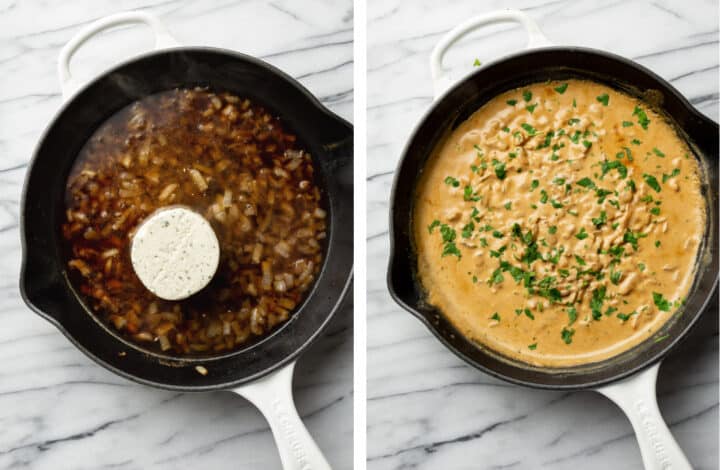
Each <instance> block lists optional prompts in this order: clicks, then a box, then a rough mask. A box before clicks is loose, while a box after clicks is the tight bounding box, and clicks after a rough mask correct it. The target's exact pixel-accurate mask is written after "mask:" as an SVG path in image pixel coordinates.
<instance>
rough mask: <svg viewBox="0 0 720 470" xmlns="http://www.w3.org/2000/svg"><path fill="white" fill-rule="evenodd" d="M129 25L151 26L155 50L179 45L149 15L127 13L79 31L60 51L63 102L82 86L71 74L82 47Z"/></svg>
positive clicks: (152, 16)
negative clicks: (74, 60) (73, 60)
mask: <svg viewBox="0 0 720 470" xmlns="http://www.w3.org/2000/svg"><path fill="white" fill-rule="evenodd" d="M128 24H146V25H147V26H149V27H150V28H151V29H152V30H153V33H154V34H155V49H164V48H167V47H173V46H178V45H179V44H178V42H177V41H176V40H175V38H173V37H172V36H171V35H170V33H168V32H167V30H166V29H165V27H164V26H163V24H162V23H161V22H160V20H158V18H157V17H156V16H154V15H151V14H149V13H145V12H142V11H127V12H124V13H118V14H115V15H110V16H106V17H105V18H100V19H99V20H97V21H95V22H93V23H91V24H89V25H87V26H86V27H84V28H83V29H81V30H80V31H78V32H77V34H75V36H73V38H72V39H70V41H68V43H67V44H65V46H63V48H62V49H61V50H60V56H59V57H58V75H59V76H60V87H61V88H62V96H63V100H67V99H68V98H70V96H71V95H72V94H73V93H75V91H77V89H78V88H80V86H81V84H80V83H79V82H78V80H77V79H76V78H73V76H72V74H71V73H70V60H71V59H72V56H73V55H74V54H75V52H76V51H77V50H78V49H79V48H80V46H82V45H83V44H84V43H85V42H86V41H87V40H89V39H90V38H92V37H93V36H95V35H97V34H98V33H101V32H102V31H105V30H108V29H112V28H115V27H117V26H124V25H128Z"/></svg>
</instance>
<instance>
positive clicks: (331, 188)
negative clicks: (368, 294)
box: [21, 48, 352, 390]
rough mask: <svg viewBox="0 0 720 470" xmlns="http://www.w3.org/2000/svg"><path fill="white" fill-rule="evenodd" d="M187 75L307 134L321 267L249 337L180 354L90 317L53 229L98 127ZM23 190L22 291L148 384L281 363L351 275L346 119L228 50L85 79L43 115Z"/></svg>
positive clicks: (204, 380) (188, 83)
mask: <svg viewBox="0 0 720 470" xmlns="http://www.w3.org/2000/svg"><path fill="white" fill-rule="evenodd" d="M195 86H203V87H209V88H210V89H213V90H219V91H229V92H231V93H233V94H235V95H238V96H241V97H247V98H249V99H251V100H252V101H255V102H257V103H259V104H262V105H264V106H265V107H266V108H267V109H269V110H270V111H271V112H273V114H275V115H278V116H279V117H280V118H281V119H282V120H283V122H284V123H285V125H286V126H287V128H288V129H289V131H291V132H292V133H294V134H296V135H297V136H298V138H299V139H300V140H301V141H302V142H304V143H305V144H306V148H307V149H308V151H309V152H310V153H311V155H312V156H313V161H314V166H315V170H316V174H317V178H318V183H319V186H320V187H321V188H322V198H323V199H324V201H323V202H324V206H325V207H326V209H327V213H328V230H327V242H326V243H327V246H326V255H325V257H324V262H323V266H322V268H321V271H320V273H319V274H318V276H317V278H316V281H315V284H314V287H312V288H311V290H310V291H309V292H308V294H307V297H306V299H305V301H304V303H303V304H302V305H300V306H298V307H297V309H296V311H295V314H294V315H293V317H292V318H291V319H290V320H289V321H287V322H285V323H284V324H283V325H282V326H281V327H279V328H278V329H276V330H275V331H274V332H273V333H272V334H271V335H270V336H268V337H266V338H264V340H262V341H260V342H258V343H255V344H254V345H252V346H248V347H246V348H243V349H241V350H238V351H234V352H232V353H230V354H225V355H220V356H213V357H208V358H194V359H189V360H188V359H186V358H181V359H179V358H176V357H171V356H167V355H166V356H163V355H160V354H157V353H151V352H148V351H146V350H143V349H141V348H138V347H135V346H134V345H132V344H130V343H128V342H126V341H124V340H123V339H122V338H120V336H119V335H117V334H115V333H114V332H112V331H109V329H108V328H107V327H105V325H103V324H102V323H101V322H98V321H89V319H88V317H87V316H88V312H87V311H86V309H85V308H84V306H83V305H82V304H81V303H80V302H79V301H78V297H77V296H76V295H75V293H74V292H73V291H72V290H71V288H70V283H69V282H68V280H67V278H66V275H67V274H66V272H65V267H64V259H65V258H64V257H63V256H62V252H61V242H60V240H59V237H58V236H57V235H58V227H59V223H60V221H61V218H62V215H63V214H62V200H63V194H64V188H65V181H66V178H67V175H68V173H69V171H70V168H71V166H72V164H73V162H74V160H75V157H76V156H77V154H78V152H79V151H80V149H81V148H82V146H83V145H84V143H85V142H86V140H87V139H88V138H89V137H90V135H91V134H92V133H93V132H94V130H95V129H97V127H98V126H99V125H100V124H101V123H102V122H104V121H105V120H106V119H107V118H108V117H109V116H111V115H112V114H113V113H115V112H116V111H117V110H119V109H121V108H122V107H124V106H126V105H127V104H129V103H131V102H133V101H136V100H138V99H140V98H142V97H144V96H146V95H150V94H153V93H157V92H160V91H164V90H171V89H175V88H192V87H195ZM23 199H24V200H23V211H22V223H21V227H22V236H23V255H24V260H23V272H22V276H21V277H22V279H21V291H22V294H23V297H24V299H25V300H26V302H27V303H28V304H29V305H30V306H31V307H32V308H33V309H34V310H35V311H37V312H38V313H40V314H41V315H43V316H45V317H46V318H47V319H48V320H50V321H51V322H53V323H55V324H56V325H57V326H58V327H59V328H60V329H61V331H62V332H63V333H64V334H65V335H66V336H68V338H69V339H70V340H71V341H73V342H74V343H75V344H76V346H78V347H79V348H80V349H82V350H83V351H84V352H86V353H87V354H88V355H89V356H90V357H91V358H93V359H95V360H96V361H98V362H99V363H101V364H102V365H103V366H105V367H107V368H109V369H111V370H113V371H115V372H117V373H119V374H121V375H124V376H126V377H128V378H130V379H133V380H136V381H139V382H142V383H146V384H149V385H155V386H159V387H164V388H172V389H183V390H205V389H213V388H224V387H227V386H232V385H237V384H240V383H243V382H246V381H249V380H252V379H254V378H256V377H259V376H262V375H264V374H266V373H268V372H270V371H272V370H274V369H276V368H277V367H280V366H281V365H283V364H284V363H286V362H288V361H291V360H293V359H294V358H295V357H297V355H298V354H299V353H300V352H301V351H302V350H303V349H304V348H305V347H307V345H309V344H310V343H311V342H312V341H313V340H314V339H315V338H316V337H317V335H318V334H319V333H320V331H321V330H322V328H323V327H324V326H325V325H326V324H327V322H328V321H329V320H330V318H331V317H332V315H333V313H334V312H335V311H336V310H337V308H338V306H339V303H340V301H341V300H342V298H343V296H344V295H345V292H346V290H347V288H348V285H349V282H350V277H351V272H352V127H351V126H350V125H349V124H348V123H346V122H345V121H343V120H342V119H340V118H338V117H336V116H335V115H333V114H332V113H330V112H329V111H327V110H326V109H325V108H324V107H322V105H320V103H319V102H318V101H317V100H316V99H315V98H314V97H312V95H310V93H309V92H308V91H307V90H305V89H304V88H302V87H301V86H300V85H299V84H298V83H297V82H295V81H294V80H293V79H292V78H290V77H288V76H287V75H285V74H284V73H282V72H281V71H279V70H277V69H275V68H274V67H272V66H270V65H268V64H265V63H263V62H261V61H259V60H257V59H254V58H252V57H249V56H245V55H242V54H237V53H233V52H231V51H224V50H217V49H208V48H183V49H172V50H168V51H161V52H154V53H150V54H147V55H144V56H141V57H139V58H136V59H132V60H130V61H128V62H126V63H124V64H121V65H119V66H118V67H116V68H114V69H112V70H111V71H109V72H107V73H106V74H104V75H102V76H100V77H98V78H97V79H95V80H94V81H92V82H91V83H90V84H89V85H88V86H87V87H85V88H84V89H82V90H81V91H80V92H79V93H78V94H77V95H76V96H75V97H73V98H72V99H71V100H70V101H69V102H68V103H67V104H66V105H65V106H64V108H63V109H61V111H60V112H59V113H58V114H57V116H56V117H55V119H54V121H53V122H52V123H51V124H50V126H49V127H48V129H47V131H46V133H45V135H44V136H43V138H42V139H41V142H40V144H39V145H38V147H37V149H36V152H35V156H34V158H33V161H32V163H31V166H30V170H29V172H28V177H27V180H26V182H25V189H24V198H23ZM91 317H92V318H95V317H94V316H92V315H91ZM198 361H202V363H203V364H204V365H205V366H206V368H207V369H208V370H209V371H210V373H209V374H208V375H207V376H202V375H200V374H198V373H197V372H196V371H195V368H194V364H197V362H198Z"/></svg>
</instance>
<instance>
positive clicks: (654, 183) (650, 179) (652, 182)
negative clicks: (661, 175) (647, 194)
mask: <svg viewBox="0 0 720 470" xmlns="http://www.w3.org/2000/svg"><path fill="white" fill-rule="evenodd" d="M643 179H644V180H645V183H647V185H648V186H650V187H651V188H653V189H654V190H655V192H658V193H659V192H660V191H661V188H660V183H658V180H657V179H656V178H655V177H654V176H653V175H649V174H647V173H643Z"/></svg>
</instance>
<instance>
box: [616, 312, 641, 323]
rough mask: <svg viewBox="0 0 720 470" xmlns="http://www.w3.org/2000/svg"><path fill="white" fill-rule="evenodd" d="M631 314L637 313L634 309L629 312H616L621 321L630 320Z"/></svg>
mask: <svg viewBox="0 0 720 470" xmlns="http://www.w3.org/2000/svg"><path fill="white" fill-rule="evenodd" d="M633 315H637V312H636V311H634V310H633V311H632V312H630V313H618V314H617V317H618V318H619V319H620V320H622V321H623V323H625V322H626V321H628V320H630V317H632V316H633Z"/></svg>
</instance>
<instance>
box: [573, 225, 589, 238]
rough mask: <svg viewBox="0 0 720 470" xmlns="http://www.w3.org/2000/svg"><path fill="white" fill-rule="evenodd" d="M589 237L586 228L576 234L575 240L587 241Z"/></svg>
mask: <svg viewBox="0 0 720 470" xmlns="http://www.w3.org/2000/svg"><path fill="white" fill-rule="evenodd" d="M587 237H588V233H587V232H586V231H585V227H583V228H581V229H580V232H578V233H576V234H575V238H577V239H578V240H585V239H586V238H587Z"/></svg>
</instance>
